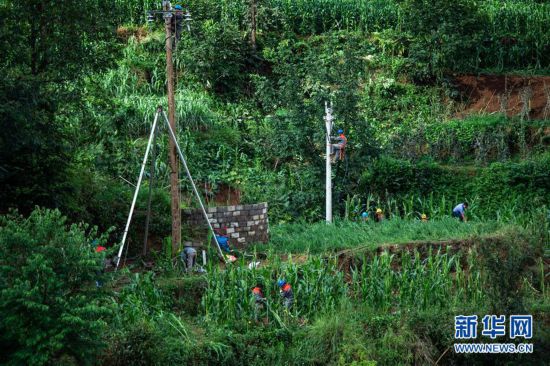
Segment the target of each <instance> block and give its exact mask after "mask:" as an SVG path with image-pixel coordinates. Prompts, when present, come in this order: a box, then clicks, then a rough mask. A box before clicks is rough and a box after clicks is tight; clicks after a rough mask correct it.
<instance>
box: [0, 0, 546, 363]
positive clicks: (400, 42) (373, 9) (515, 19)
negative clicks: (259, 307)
mask: <svg viewBox="0 0 550 366" xmlns="http://www.w3.org/2000/svg"><path fill="white" fill-rule="evenodd" d="M183 5H189V8H190V11H191V14H192V18H193V21H192V22H191V23H190V29H191V31H190V32H185V33H184V34H183V35H182V38H181V39H180V40H179V42H178V43H177V45H176V47H175V48H174V64H175V71H176V76H177V77H176V91H175V98H176V116H177V120H178V139H179V141H180V142H181V145H182V149H183V151H184V153H185V155H186V156H187V158H188V161H189V166H190V169H191V172H192V173H193V176H194V177H195V179H196V181H197V183H198V186H199V190H200V192H201V194H202V195H203V196H204V198H205V201H207V202H209V203H210V204H215V202H214V197H215V196H216V194H218V193H219V194H220V195H221V196H222V198H221V200H222V201H223V199H227V201H230V200H231V198H233V199H234V197H229V195H226V196H224V195H223V193H224V192H228V191H229V192H235V193H236V195H237V196H238V197H240V198H241V199H242V201H243V202H258V201H267V202H268V203H269V219H270V224H271V225H272V232H271V233H272V240H271V242H270V243H268V244H264V245H258V246H255V247H254V248H253V249H252V250H251V251H250V252H247V253H244V257H243V258H246V259H250V260H256V259H259V260H261V261H262V265H261V266H260V267H259V268H253V269H249V268H248V267H247V266H246V265H247V261H245V260H244V259H240V260H239V261H238V262H237V263H235V264H234V265H233V266H232V267H228V268H227V269H225V270H221V269H220V268H218V267H216V266H214V265H213V263H212V262H211V261H209V264H208V268H207V272H208V274H207V275H205V276H183V272H182V268H181V263H179V261H178V260H176V259H174V258H172V257H171V256H170V255H166V254H163V253H161V252H158V251H154V250H153V251H151V255H150V256H149V257H145V258H140V259H143V263H142V262H141V261H140V260H139V259H138V258H135V255H136V254H138V253H139V252H141V245H142V244H141V243H142V238H143V232H142V231H143V228H144V226H145V225H144V223H145V216H146V208H147V193H148V190H147V189H146V188H148V185H149V184H154V186H153V187H152V190H151V191H152V193H153V199H152V202H153V206H152V218H151V224H150V227H149V229H150V241H151V243H152V244H153V245H154V246H155V247H156V249H158V248H161V246H162V245H164V247H166V248H167V247H169V243H170V237H169V235H170V216H169V212H170V209H169V206H170V200H169V196H168V194H169V191H168V187H169V179H168V178H169V174H170V169H169V166H168V159H167V155H168V139H167V136H166V130H164V129H161V130H160V133H159V137H158V138H157V140H156V142H155V150H156V152H157V156H156V158H155V160H154V161H153V166H154V168H155V180H154V181H152V182H151V183H149V182H144V187H142V190H141V193H140V194H139V196H138V200H137V204H136V212H135V216H134V221H133V225H132V228H131V230H130V233H129V243H130V246H129V248H130V249H129V250H128V252H127V253H125V258H128V267H130V268H131V269H132V270H136V273H130V272H129V271H127V270H120V271H119V272H117V273H116V275H114V276H113V281H112V282H110V281H108V278H106V277H108V276H105V275H104V273H103V272H102V268H103V267H102V266H103V262H102V261H103V256H102V255H100V254H98V253H95V252H94V250H93V249H94V248H93V246H92V242H94V241H95V240H96V239H97V240H98V243H100V244H102V245H107V244H106V243H109V244H108V245H107V246H108V247H111V245H112V243H117V242H119V240H120V238H121V234H122V230H123V227H124V223H125V220H126V215H127V212H128V208H129V204H130V201H131V197H132V194H133V190H134V186H133V182H134V181H135V178H136V176H137V174H138V169H139V167H140V163H141V160H142V158H143V153H144V150H145V146H146V144H147V136H148V133H149V129H150V126H151V123H152V118H153V115H154V113H155V109H156V107H157V106H158V105H165V104H166V95H165V94H166V78H165V54H164V52H165V34H164V26H163V24H162V22H161V21H160V20H159V21H157V22H153V23H151V24H147V25H146V23H145V11H146V10H149V9H156V7H158V1H152V0H132V1H129V0H115V1H104V0H81V1H78V2H77V1H74V0H69V1H62V2H60V1H50V0H46V1H37V0H23V1H14V0H4V1H1V2H0V19H2V21H1V22H0V60H1V62H0V71H1V72H2V75H3V77H2V78H1V79H0V127H1V128H0V187H1V189H0V214H5V216H1V217H0V347H1V349H2V353H1V354H0V363H2V364H3V363H6V364H13V365H17V364H32V365H41V364H95V363H98V364H106V365H127V364H132V365H133V364H136V365H149V364H158V365H169V364H193V365H208V364H216V365H219V364H228V365H229V364H243V365H244V364H246V365H260V364H261V365H265V364H292V363H294V364H307V365H309V364H311V365H320V364H332V365H349V364H351V365H357V366H358V365H375V364H378V365H396V364H435V363H437V362H438V360H439V359H440V360H442V361H441V362H439V364H444V363H450V364H468V365H471V364H474V365H475V364H479V365H483V364H487V362H488V358H486V357H485V356H481V357H479V356H471V357H470V356H461V355H456V354H454V353H452V352H447V351H448V349H449V347H451V345H452V343H453V339H452V334H453V333H452V324H453V323H452V321H453V316H454V315H456V314H459V313H463V314H466V313H470V314H478V315H484V314H487V313H489V312H495V313H498V312H499V311H502V312H506V314H510V313H512V312H516V313H518V312H519V313H529V314H533V316H534V317H535V320H536V321H535V326H536V329H535V331H534V334H535V339H534V340H533V342H534V343H535V345H536V346H535V350H536V352H535V353H534V354H533V355H526V356H525V357H522V356H520V355H508V356H506V355H503V356H499V357H496V358H494V359H491V360H489V361H491V362H494V363H499V364H500V363H502V364H504V363H511V364H537V363H540V364H543V363H544V361H545V359H544V356H545V355H546V354H548V352H549V348H548V347H549V344H550V342H549V341H548V339H550V338H549V337H550V334H548V329H546V328H547V327H546V328H545V327H544V325H545V324H548V303H549V300H548V299H549V292H548V275H547V271H548V265H547V264H546V263H547V262H544V260H543V259H542V258H541V257H542V255H543V254H542V253H543V252H544V251H546V253H548V251H549V249H548V243H550V223H549V216H548V207H550V172H549V169H548V167H549V166H550V155H549V150H548V147H549V145H550V144H549V142H550V121H549V120H532V119H530V116H531V115H532V114H530V113H529V112H530V108H531V101H530V100H521V96H517V97H516V98H518V99H519V100H518V101H515V100H514V101H513V103H516V104H517V105H518V106H519V108H520V109H522V113H520V114H518V115H517V116H515V117H511V116H509V115H507V114H506V103H504V102H508V99H507V98H511V97H510V95H508V94H506V93H508V92H510V90H508V89H506V88H507V87H508V86H507V85H508V84H506V85H505V86H504V90H500V91H496V92H494V93H493V95H492V96H491V100H492V99H493V98H494V99H498V100H499V101H500V103H501V104H502V105H504V108H501V111H500V113H493V114H487V113H485V111H486V106H481V107H479V108H478V109H477V110H474V111H468V112H467V113H464V111H465V105H466V104H468V103H469V102H470V97H471V95H470V94H469V92H467V91H464V89H461V88H460V87H459V85H458V84H457V83H458V81H457V80H458V78H459V75H460V74H466V75H474V76H478V75H482V74H487V73H489V74H494V73H497V74H500V75H517V74H520V75H535V76H534V77H535V78H541V76H540V75H548V73H549V72H550V4H549V3H548V2H547V1H537V0H504V1H496V0H488V1H473V0H454V1H451V0H441V1H429V0H196V1H192V2H190V3H188V4H187V3H185V4H183ZM537 75H539V76H537ZM482 77H483V76H481V78H482ZM544 80H546V79H543V81H544ZM539 81H540V80H539ZM543 81H541V83H543ZM527 89H528V88H525V90H523V91H521V92H520V93H519V94H521V93H524V94H525V95H527V96H529V93H528V90H527ZM548 90H550V89H548ZM538 92H539V95H538V98H539V100H538V103H539V104H540V99H541V98H546V107H544V106H543V107H540V106H539V107H538V108H546V109H544V111H545V113H542V114H541V115H542V116H543V117H542V118H549V116H550V94H548V91H547V90H546V89H545V90H542V91H541V90H539V91H538ZM544 93H546V94H544ZM541 95H542V96H541ZM527 99H528V98H527ZM491 100H489V101H488V102H487V101H485V102H487V103H489V102H491ZM326 101H332V102H333V103H334V115H335V117H336V119H335V128H337V129H338V128H342V129H344V130H345V133H346V135H347V137H348V145H347V151H346V159H345V160H343V161H341V162H337V163H335V164H334V166H333V184H334V193H333V195H334V208H335V209H334V213H335V216H336V223H335V224H334V225H332V226H327V225H325V224H324V223H319V222H318V221H321V219H322V218H323V217H324V204H323V203H324V190H323V182H324V164H325V162H324V156H323V155H324V148H325V145H324V144H325V136H324V126H323V113H324V103H325V102H326ZM502 109H503V110H502ZM508 112H509V111H508ZM523 112H525V113H523ZM146 178H149V173H147V174H146ZM145 180H146V181H148V179H145ZM181 182H182V183H181V192H182V200H181V206H182V207H184V206H192V205H194V204H196V203H195V202H194V200H193V198H192V196H191V195H190V194H189V193H190V186H189V183H188V182H187V179H185V177H184V176H183V175H182V176H181ZM144 188H145V189H144ZM464 200H468V201H469V202H470V209H469V210H468V212H467V215H468V217H469V219H471V220H470V222H468V223H460V222H458V221H456V220H454V219H451V218H449V217H448V216H449V214H450V211H451V209H452V207H454V205H456V204H457V203H458V202H463V201H464ZM218 201H220V200H218ZM217 203H218V204H220V203H221V202H217ZM36 206H40V207H47V208H48V209H46V208H35V207H36ZM13 208H16V209H18V210H19V212H21V213H22V216H21V215H19V213H17V212H11V213H10V210H11V209H13ZM377 208H380V209H382V210H383V212H384V214H385V215H386V219H387V220H386V221H385V222H382V223H375V222H373V220H372V219H370V220H369V221H368V222H362V221H361V219H360V215H361V213H362V212H364V211H367V212H369V213H370V214H371V217H372V216H373V215H372V214H373V213H374V211H375V210H376V209H377ZM49 209H55V210H49ZM33 210H34V211H33ZM421 214H426V215H428V220H429V221H428V222H421V221H420V220H419V218H420V215H421ZM79 222H88V223H90V224H92V225H97V227H98V229H95V226H94V229H92V228H91V227H90V226H88V225H85V224H78V223H79ZM316 222H317V223H316ZM110 228H112V229H110ZM98 232H104V233H105V234H103V235H99V234H98ZM190 232H191V228H184V232H183V234H184V238H185V237H186V236H189V235H190V234H189V233H190ZM418 240H422V241H425V242H423V244H426V245H428V244H431V243H432V242H434V241H439V242H440V241H445V242H446V243H455V244H456V245H459V246H460V245H464V248H463V250H455V249H456V248H455V249H452V250H451V251H449V252H443V251H441V252H437V251H432V252H428V253H427V252H422V251H416V252H415V251H411V252H410V253H409V252H406V253H405V254H403V253H402V254H399V255H397V254H391V253H385V254H381V255H378V254H377V253H376V248H377V247H378V246H379V245H381V244H386V243H399V244H406V243H411V242H414V241H418ZM136 243H139V244H138V245H136ZM161 243H163V244H161ZM109 250H111V249H109ZM254 250H257V251H259V253H256V252H254ZM337 251H343V253H344V254H341V253H340V254H341V255H340V257H337V258H335V257H332V255H333V254H334V253H335V252H337ZM355 251H357V252H358V253H356V254H355ZM266 252H267V254H266ZM289 252H292V255H290V254H286V253H289ZM109 254H111V253H110V252H109ZM211 254H212V253H209V258H210V257H211ZM150 261H154V263H155V270H154V271H141V270H140V269H141V268H140V267H139V266H140V265H141V264H144V267H146V268H149V265H150V263H151V262H150ZM282 276H284V277H286V278H287V279H288V280H289V281H290V282H292V284H293V286H294V289H295V291H296V306H295V307H294V308H293V309H292V311H291V312H285V311H284V309H283V308H282V306H281V303H280V301H278V300H279V298H278V294H277V288H276V286H275V283H276V282H275V281H276V280H277V279H278V278H280V277H282ZM182 277H183V278H182ZM96 281H99V282H96ZM101 282H104V284H103V286H102V287H98V284H100V283H101ZM257 282H261V283H263V284H264V286H265V293H266V295H267V296H268V298H269V306H267V307H266V309H265V311H266V314H263V315H265V318H267V321H264V320H263V319H258V317H257V316H255V315H257V314H256V309H255V308H254V302H253V298H252V297H251V296H250V288H251V287H252V286H254V285H255V284H257Z"/></svg>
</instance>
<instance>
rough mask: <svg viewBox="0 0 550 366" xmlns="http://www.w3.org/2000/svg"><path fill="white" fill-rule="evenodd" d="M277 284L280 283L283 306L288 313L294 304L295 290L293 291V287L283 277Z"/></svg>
mask: <svg viewBox="0 0 550 366" xmlns="http://www.w3.org/2000/svg"><path fill="white" fill-rule="evenodd" d="M277 285H279V288H280V290H279V294H280V295H281V298H282V299H283V306H284V308H285V311H286V312H287V313H290V310H291V309H292V305H293V304H294V292H293V291H292V287H291V286H290V284H288V283H287V282H286V281H285V280H283V279H281V280H279V281H277Z"/></svg>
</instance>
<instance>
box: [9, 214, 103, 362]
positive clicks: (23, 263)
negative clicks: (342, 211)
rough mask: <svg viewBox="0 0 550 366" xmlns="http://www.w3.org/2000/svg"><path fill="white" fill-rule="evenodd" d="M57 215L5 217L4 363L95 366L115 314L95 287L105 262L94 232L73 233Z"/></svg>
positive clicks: (80, 229) (76, 230) (77, 229)
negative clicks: (62, 362) (70, 362)
mask: <svg viewBox="0 0 550 366" xmlns="http://www.w3.org/2000/svg"><path fill="white" fill-rule="evenodd" d="M65 222H66V219H65V217H63V216H61V214H60V212H59V211H57V210H54V211H51V210H45V209H36V210H35V211H33V212H32V214H31V215H30V216H29V217H28V218H24V217H23V216H19V215H18V214H17V213H10V214H9V215H7V216H4V217H1V218H0V313H1V314H2V316H1V317H0V347H1V348H2V354H1V356H0V363H7V364H13V365H18V364H28V365H42V364H46V363H51V362H54V361H55V360H56V359H59V358H60V357H62V358H63V359H72V360H73V361H76V362H77V363H78V364H90V363H92V360H93V359H94V357H93V356H94V355H95V354H96V353H97V352H98V351H99V350H100V349H101V348H102V341H101V338H102V333H103V332H104V330H105V329H106V320H107V317H108V315H109V314H110V310H109V306H108V305H107V303H106V300H107V298H106V294H105V293H104V292H102V291H101V290H100V289H98V288H96V284H95V281H96V280H97V279H98V274H97V273H98V272H99V271H100V270H101V268H102V266H103V258H102V257H101V256H100V255H99V254H97V253H95V252H94V250H93V248H92V246H91V241H92V238H93V237H94V236H95V234H96V233H95V230H91V232H90V233H89V234H88V235H86V233H85V230H86V229H87V227H86V226H82V225H72V226H70V227H67V226H66V224H65Z"/></svg>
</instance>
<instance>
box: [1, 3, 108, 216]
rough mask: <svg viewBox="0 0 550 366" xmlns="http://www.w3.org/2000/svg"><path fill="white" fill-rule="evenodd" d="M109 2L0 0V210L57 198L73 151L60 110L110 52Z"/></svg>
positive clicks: (55, 202)
mask: <svg viewBox="0 0 550 366" xmlns="http://www.w3.org/2000/svg"><path fill="white" fill-rule="evenodd" d="M111 5H112V4H111V2H108V1H104V0H100V1H96V0H83V1H74V0H71V1H62V2H58V1H49V0H46V1H39V0H22V1H12V0H7V1H3V2H1V3H0V18H1V19H2V22H1V23H0V59H1V60H2V63H1V64H0V72H1V73H2V75H3V77H2V79H1V80H0V106H1V107H0V124H1V126H2V128H0V184H2V187H3V189H2V191H1V192H0V212H2V211H4V212H5V211H6V210H7V208H9V207H14V206H17V207H18V208H20V209H21V210H23V211H30V210H31V209H32V207H33V206H34V205H35V204H40V205H47V206H53V207H59V206H61V205H62V199H63V196H64V194H65V193H66V192H67V190H68V187H67V186H66V185H65V182H66V181H67V174H68V166H69V165H70V163H71V160H72V159H71V158H72V153H73V148H72V147H71V138H70V133H71V132H73V131H72V130H71V129H70V128H69V126H67V125H65V124H64V123H63V121H64V119H63V111H65V110H67V105H68V104H71V103H78V101H79V98H78V97H79V90H80V84H79V83H78V81H79V80H81V79H82V78H83V77H84V76H86V75H87V74H89V73H90V72H93V71H96V70H99V69H101V68H103V67H105V66H107V65H108V62H107V61H109V59H110V58H111V57H112V55H110V54H111V53H112V52H111V51H113V49H114V48H115V47H116V43H114V42H109V41H110V40H111V39H112V38H113V37H114V34H115V32H114V23H113V20H112V19H113V16H114V14H113V13H114V11H113V10H111V9H110V8H109V7H110V6H111ZM106 15H107V16H106ZM109 16H111V18H110V17H109ZM75 130H77V129H75Z"/></svg>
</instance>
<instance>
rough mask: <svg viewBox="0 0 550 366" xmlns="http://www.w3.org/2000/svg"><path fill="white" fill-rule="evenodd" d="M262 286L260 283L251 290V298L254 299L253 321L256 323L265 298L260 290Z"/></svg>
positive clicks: (263, 306)
mask: <svg viewBox="0 0 550 366" xmlns="http://www.w3.org/2000/svg"><path fill="white" fill-rule="evenodd" d="M262 288H263V286H262V284H261V283H260V282H258V283H257V284H256V286H255V287H253V288H252V296H253V297H254V320H255V321H258V319H259V318H260V314H261V312H262V311H263V310H264V308H265V303H266V298H265V296H264V292H263V290H262Z"/></svg>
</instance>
